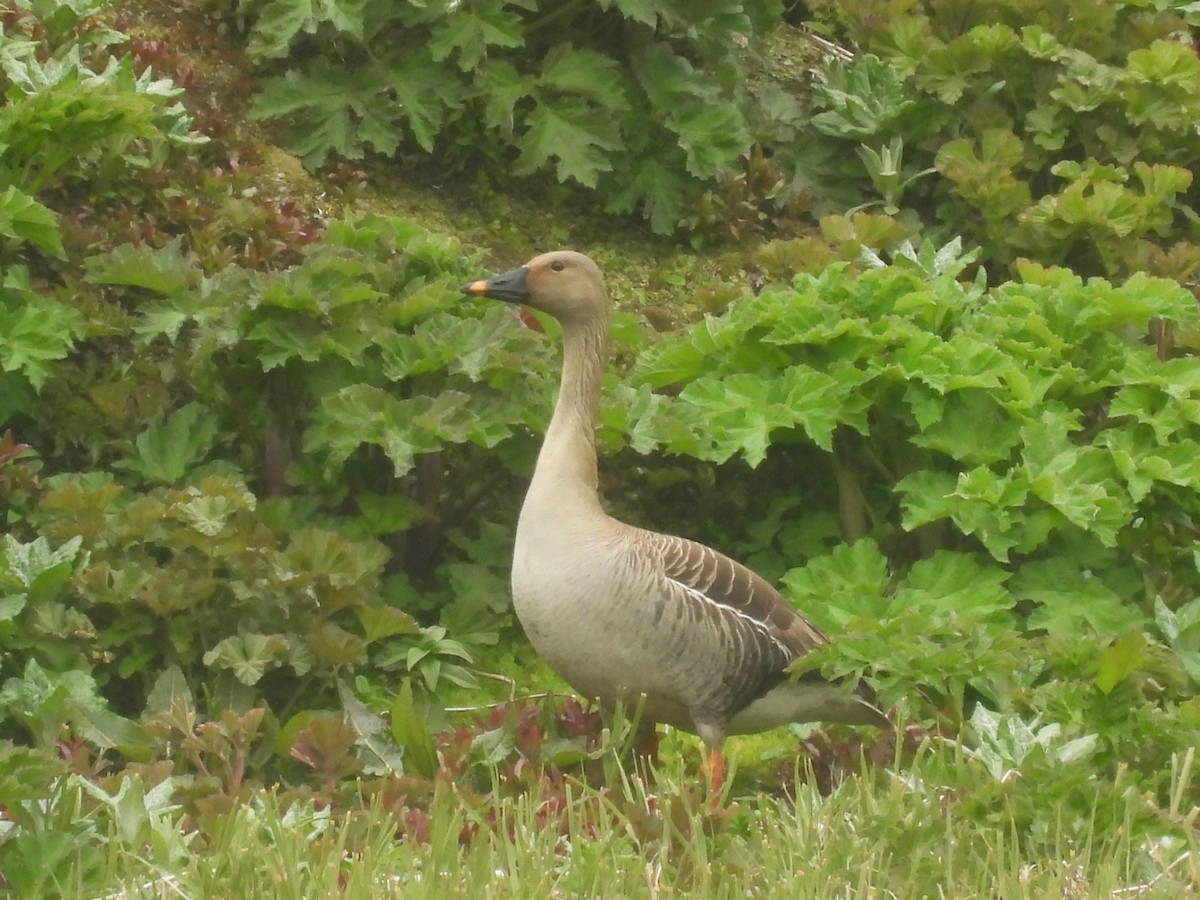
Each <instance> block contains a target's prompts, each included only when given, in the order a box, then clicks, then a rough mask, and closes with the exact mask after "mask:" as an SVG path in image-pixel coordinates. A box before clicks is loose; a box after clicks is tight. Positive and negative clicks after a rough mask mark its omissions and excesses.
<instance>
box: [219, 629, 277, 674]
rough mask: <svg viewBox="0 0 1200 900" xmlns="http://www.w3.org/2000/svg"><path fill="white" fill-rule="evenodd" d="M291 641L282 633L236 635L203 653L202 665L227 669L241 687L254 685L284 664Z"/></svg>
mask: <svg viewBox="0 0 1200 900" xmlns="http://www.w3.org/2000/svg"><path fill="white" fill-rule="evenodd" d="M290 648H291V642H290V641H289V640H288V638H287V636H285V635H282V634H257V633H249V634H239V635H234V636H232V637H227V638H225V639H224V640H222V641H220V642H219V643H218V644H217V645H216V646H214V647H213V648H212V649H211V650H209V651H208V652H207V653H205V654H204V664H205V665H206V666H211V667H212V668H214V669H227V670H229V671H230V672H232V673H233V676H234V677H235V678H237V680H238V681H240V682H241V683H242V684H248V685H255V684H258V682H259V681H260V680H262V677H263V676H264V675H265V674H266V673H267V671H268V670H269V669H275V668H278V667H279V666H281V665H283V664H284V661H285V658H286V656H287V653H288V650H289V649H290Z"/></svg>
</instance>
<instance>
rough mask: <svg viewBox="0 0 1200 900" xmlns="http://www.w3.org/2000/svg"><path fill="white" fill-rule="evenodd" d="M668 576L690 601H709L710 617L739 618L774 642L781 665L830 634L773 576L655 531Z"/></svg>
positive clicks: (752, 631) (767, 641) (824, 641)
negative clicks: (798, 609) (772, 581)
mask: <svg viewBox="0 0 1200 900" xmlns="http://www.w3.org/2000/svg"><path fill="white" fill-rule="evenodd" d="M653 538H654V541H653V543H654V544H655V545H656V547H655V549H656V550H657V551H658V556H659V558H660V559H661V560H662V566H663V569H662V572H663V576H664V577H665V578H666V579H667V580H668V582H671V583H674V585H675V586H677V589H678V590H680V591H681V592H682V593H683V594H684V595H685V597H686V602H689V603H694V604H698V605H702V606H704V607H706V609H707V611H706V613H705V615H706V617H709V618H714V619H717V620H725V621H728V622H731V623H732V622H736V623H737V627H738V629H739V630H741V629H743V628H745V629H748V630H749V633H750V634H752V635H754V636H755V638H756V640H757V641H759V642H761V643H763V644H764V646H765V645H768V644H769V645H771V647H772V648H774V652H771V653H769V654H768V655H769V656H770V657H772V658H778V660H779V663H778V671H780V672H782V670H783V669H784V668H785V667H786V666H787V665H788V664H789V663H791V662H792V661H793V660H795V659H798V658H799V657H801V656H803V655H805V654H806V653H808V652H809V651H811V650H813V649H814V648H816V647H819V646H821V645H822V644H827V643H828V642H829V638H828V637H826V635H825V633H824V632H823V631H821V629H819V628H818V627H817V626H816V625H814V624H813V623H812V622H809V621H808V620H807V619H805V618H804V617H803V616H801V615H800V614H799V613H798V612H796V611H795V610H794V609H793V608H792V607H791V606H790V605H789V604H788V602H787V601H786V600H784V599H783V596H782V595H781V594H780V593H779V591H778V590H776V589H775V588H774V587H773V586H772V585H771V584H770V582H768V581H767V580H766V579H765V578H763V577H762V576H761V575H759V574H758V573H756V572H754V571H753V570H752V569H749V568H747V567H746V566H743V565H742V564H741V563H739V562H735V561H734V560H732V559H730V558H729V557H728V556H725V555H724V554H721V553H718V552H717V551H716V550H713V549H712V548H711V547H706V546H705V545H704V544H699V543H697V542H695V541H689V540H687V539H686V538H680V537H674V536H671V535H662V534H654V535H653Z"/></svg>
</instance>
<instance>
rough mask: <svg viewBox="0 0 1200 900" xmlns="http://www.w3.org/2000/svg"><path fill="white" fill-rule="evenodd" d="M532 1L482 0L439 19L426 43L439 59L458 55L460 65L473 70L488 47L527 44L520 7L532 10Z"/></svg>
mask: <svg viewBox="0 0 1200 900" xmlns="http://www.w3.org/2000/svg"><path fill="white" fill-rule="evenodd" d="M535 6H536V4H535V3H534V2H532V0H480V2H475V3H472V4H471V5H470V7H467V8H463V9H455V10H454V12H453V13H452V14H451V15H448V16H445V17H443V18H441V19H440V20H439V21H437V22H436V23H435V24H434V26H433V29H432V33H431V35H430V38H429V42H428V44H427V45H426V46H427V48H428V50H429V55H430V56H431V57H432V58H433V59H434V60H435V61H437V62H441V61H442V60H444V59H447V58H449V57H450V56H451V55H454V56H456V57H457V59H456V62H457V64H458V67H459V68H460V69H462V70H463V71H464V72H474V71H475V70H476V69H477V68H478V66H479V63H480V62H481V61H482V60H483V59H484V58H485V57H486V56H487V54H488V48H489V47H508V48H512V47H521V46H523V45H524V44H525V34H524V30H523V28H522V25H523V23H522V20H521V15H520V13H518V12H517V8H518V7H523V8H524V9H527V10H528V9H533V8H535Z"/></svg>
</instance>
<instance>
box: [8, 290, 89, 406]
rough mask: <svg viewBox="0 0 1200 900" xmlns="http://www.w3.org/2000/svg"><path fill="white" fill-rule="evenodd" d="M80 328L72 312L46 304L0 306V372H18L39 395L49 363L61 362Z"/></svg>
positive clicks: (46, 302) (48, 302) (40, 301)
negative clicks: (1, 370)
mask: <svg viewBox="0 0 1200 900" xmlns="http://www.w3.org/2000/svg"><path fill="white" fill-rule="evenodd" d="M81 327H82V324H81V319H80V316H79V314H78V313H76V312H75V311H74V310H73V309H70V308H68V307H66V306H62V305H60V304H58V303H54V302H51V301H49V300H40V299H29V300H27V301H26V302H24V303H23V304H21V305H20V306H19V307H17V308H12V309H7V308H5V306H4V304H3V303H0V369H3V371H5V372H20V373H21V374H22V375H24V376H25V378H27V379H29V383H30V384H31V385H33V388H34V390H36V391H40V390H41V388H42V385H44V384H45V383H46V379H47V378H49V377H50V366H49V365H48V364H49V363H50V362H53V361H54V360H59V359H65V358H66V357H67V354H68V351H70V349H71V347H72V346H73V345H74V342H75V335H76V333H78V332H79V331H80V330H81Z"/></svg>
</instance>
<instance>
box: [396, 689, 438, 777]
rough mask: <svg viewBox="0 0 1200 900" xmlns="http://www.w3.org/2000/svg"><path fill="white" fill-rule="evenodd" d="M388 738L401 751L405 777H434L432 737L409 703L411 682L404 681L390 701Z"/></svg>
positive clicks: (417, 711) (435, 771)
mask: <svg viewBox="0 0 1200 900" xmlns="http://www.w3.org/2000/svg"><path fill="white" fill-rule="evenodd" d="M391 713H392V738H393V739H394V740H395V741H396V743H397V744H399V745H400V746H401V747H403V748H404V766H405V771H406V772H408V773H412V774H416V775H421V776H423V777H425V778H432V777H433V776H434V775H436V774H437V770H438V762H437V751H436V749H435V748H434V745H433V735H432V734H431V733H430V730H429V726H428V725H427V724H426V717H425V716H423V715H422V714H421V711H420V710H419V709H418V707H417V704H416V702H415V701H414V699H413V689H412V682H411V681H405V682H404V683H403V684H402V685H401V686H400V690H399V691H398V692H397V693H396V696H395V697H394V698H392V709H391Z"/></svg>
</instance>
